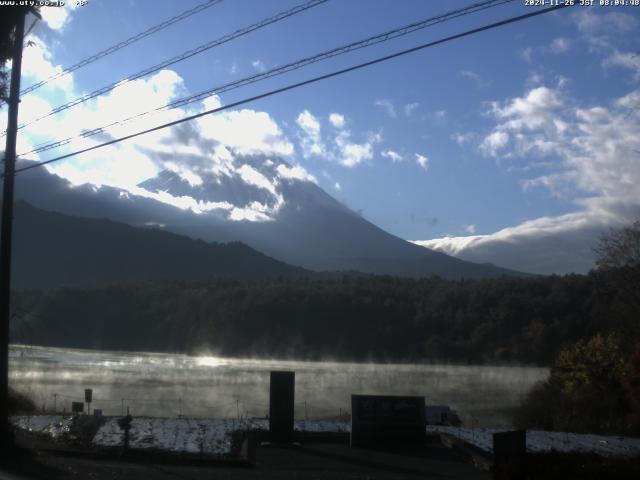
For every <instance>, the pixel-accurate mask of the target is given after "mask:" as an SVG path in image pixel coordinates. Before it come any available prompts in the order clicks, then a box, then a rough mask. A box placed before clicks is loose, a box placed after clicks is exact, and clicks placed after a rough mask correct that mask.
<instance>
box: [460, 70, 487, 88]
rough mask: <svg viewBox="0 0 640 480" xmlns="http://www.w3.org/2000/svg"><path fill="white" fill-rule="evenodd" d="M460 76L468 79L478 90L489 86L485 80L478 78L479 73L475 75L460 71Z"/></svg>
mask: <svg viewBox="0 0 640 480" xmlns="http://www.w3.org/2000/svg"><path fill="white" fill-rule="evenodd" d="M460 75H461V76H462V77H464V78H468V79H469V80H471V81H472V82H473V83H475V84H476V87H478V88H484V87H488V86H489V85H491V82H490V81H488V80H485V79H484V78H482V77H481V76H480V74H479V73H476V72H474V71H473V70H462V71H461V72H460Z"/></svg>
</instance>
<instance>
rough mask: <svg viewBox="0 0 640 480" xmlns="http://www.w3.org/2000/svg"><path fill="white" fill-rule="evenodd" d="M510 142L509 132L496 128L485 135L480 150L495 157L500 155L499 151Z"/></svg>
mask: <svg viewBox="0 0 640 480" xmlns="http://www.w3.org/2000/svg"><path fill="white" fill-rule="evenodd" d="M507 143H509V134H508V133H507V132H504V131H500V130H496V131H494V132H492V133H490V134H489V135H487V136H486V137H485V139H484V140H483V141H482V143H481V144H480V150H482V152H484V153H485V154H486V155H491V156H493V157H496V156H498V152H499V151H500V150H501V149H503V148H504V147H506V146H507Z"/></svg>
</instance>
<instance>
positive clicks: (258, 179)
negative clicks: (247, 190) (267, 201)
mask: <svg viewBox="0 0 640 480" xmlns="http://www.w3.org/2000/svg"><path fill="white" fill-rule="evenodd" d="M236 172H237V173H238V175H239V176H240V178H242V180H243V181H244V182H245V183H246V184H248V185H255V186H256V187H258V188H264V189H265V190H266V191H268V192H269V193H270V194H271V195H273V196H274V197H276V196H277V195H278V193H277V191H276V187H275V185H274V184H272V183H271V182H270V181H269V179H268V178H267V177H265V176H264V175H263V174H262V173H260V172H259V171H258V170H256V169H255V168H253V167H252V166H251V165H247V164H246V163H245V164H244V165H242V166H241V167H240V168H238V169H237V170H236Z"/></svg>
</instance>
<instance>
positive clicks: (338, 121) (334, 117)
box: [329, 113, 345, 128]
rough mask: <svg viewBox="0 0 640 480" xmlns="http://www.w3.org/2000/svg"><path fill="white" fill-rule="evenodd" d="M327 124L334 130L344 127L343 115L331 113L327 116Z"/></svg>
mask: <svg viewBox="0 0 640 480" xmlns="http://www.w3.org/2000/svg"><path fill="white" fill-rule="evenodd" d="M329 122H331V125H333V126H334V127H336V128H343V127H344V125H345V120H344V115H341V114H339V113H332V114H331V115H329Z"/></svg>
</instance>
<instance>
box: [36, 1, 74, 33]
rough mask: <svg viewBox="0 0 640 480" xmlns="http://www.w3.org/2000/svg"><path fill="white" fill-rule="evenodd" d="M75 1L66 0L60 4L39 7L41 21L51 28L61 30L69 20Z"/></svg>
mask: <svg viewBox="0 0 640 480" xmlns="http://www.w3.org/2000/svg"><path fill="white" fill-rule="evenodd" d="M75 5H76V2H73V1H71V2H70V1H67V2H65V3H64V4H63V5H62V6H43V7H42V8H41V9H40V15H41V16H42V21H43V22H45V23H46V24H47V25H48V26H49V28H51V29H53V30H62V29H63V28H64V27H65V26H66V25H67V24H68V23H69V21H70V20H71V18H72V13H73V10H74V9H75V8H76V6H75Z"/></svg>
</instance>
